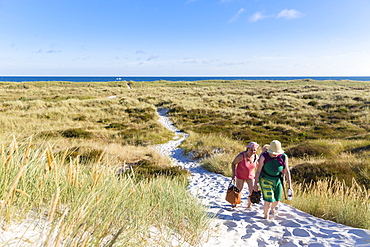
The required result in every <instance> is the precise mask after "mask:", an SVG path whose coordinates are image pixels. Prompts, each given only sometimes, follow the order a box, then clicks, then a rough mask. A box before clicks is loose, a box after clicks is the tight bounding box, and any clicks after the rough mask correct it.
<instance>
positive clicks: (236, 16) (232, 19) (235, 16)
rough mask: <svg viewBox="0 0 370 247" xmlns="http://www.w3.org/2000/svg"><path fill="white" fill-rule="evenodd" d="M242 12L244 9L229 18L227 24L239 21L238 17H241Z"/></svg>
mask: <svg viewBox="0 0 370 247" xmlns="http://www.w3.org/2000/svg"><path fill="white" fill-rule="evenodd" d="M243 12H245V9H244V8H241V9H239V11H238V13H236V14H235V15H234V16H233V18H231V19H230V20H229V23H232V22H234V21H237V20H238V19H239V17H240V15H241V14H242V13H243Z"/></svg>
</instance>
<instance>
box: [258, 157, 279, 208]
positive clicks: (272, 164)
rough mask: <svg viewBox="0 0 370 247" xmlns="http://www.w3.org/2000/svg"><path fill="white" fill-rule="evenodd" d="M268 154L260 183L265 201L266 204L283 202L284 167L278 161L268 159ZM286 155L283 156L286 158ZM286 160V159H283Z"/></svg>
mask: <svg viewBox="0 0 370 247" xmlns="http://www.w3.org/2000/svg"><path fill="white" fill-rule="evenodd" d="M266 155H268V154H267V153H265V154H264V157H265V161H266V160H268V161H267V162H266V163H265V164H264V165H263V168H262V171H261V174H260V177H259V183H260V187H261V191H262V195H263V200H264V201H266V202H274V201H281V196H282V194H283V184H282V182H281V176H282V171H283V170H284V166H283V165H281V164H280V163H279V162H278V161H277V160H276V159H272V158H268V159H266V158H267V157H266ZM284 155H285V154H283V156H284ZM282 159H283V160H285V157H282Z"/></svg>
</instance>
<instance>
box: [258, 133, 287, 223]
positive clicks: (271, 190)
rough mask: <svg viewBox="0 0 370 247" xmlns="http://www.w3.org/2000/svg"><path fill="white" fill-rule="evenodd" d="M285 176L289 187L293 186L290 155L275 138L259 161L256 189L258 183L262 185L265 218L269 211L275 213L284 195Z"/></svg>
mask: <svg viewBox="0 0 370 247" xmlns="http://www.w3.org/2000/svg"><path fill="white" fill-rule="evenodd" d="M283 176H285V177H286V179H287V183H288V188H289V189H291V188H292V182H291V176H290V171H289V165H288V156H287V155H286V154H285V153H284V150H283V149H282V148H281V143H280V142H279V141H278V140H274V141H272V142H271V143H270V147H269V149H268V150H267V152H265V153H262V154H261V157H260V159H259V161H258V168H257V172H256V182H255V184H254V190H255V191H257V190H258V185H257V184H258V183H259V185H260V187H261V191H262V196H263V200H264V201H265V204H264V206H263V214H264V218H265V219H268V215H269V212H270V210H271V213H273V214H275V210H276V206H277V205H278V204H279V202H280V201H281V197H282V195H283V186H284V185H283Z"/></svg>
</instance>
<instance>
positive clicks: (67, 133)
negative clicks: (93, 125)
mask: <svg viewBox="0 0 370 247" xmlns="http://www.w3.org/2000/svg"><path fill="white" fill-rule="evenodd" d="M61 135H62V136H63V137H67V138H83V139H91V138H92V137H93V136H94V135H93V133H91V132H88V131H86V130H84V129H81V128H77V129H67V130H64V131H62V132H61Z"/></svg>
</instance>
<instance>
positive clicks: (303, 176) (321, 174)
mask: <svg viewBox="0 0 370 247" xmlns="http://www.w3.org/2000/svg"><path fill="white" fill-rule="evenodd" d="M291 175H292V180H293V181H295V182H297V183H303V184H311V183H316V182H318V181H320V180H326V179H331V178H336V179H338V180H339V181H343V182H344V183H345V184H346V185H347V186H351V185H352V182H353V179H356V178H357V174H356V172H354V171H353V170H352V168H351V166H350V165H349V164H337V163H331V162H330V161H326V162H324V163H321V164H310V163H303V164H299V165H296V166H294V167H293V168H292V169H291Z"/></svg>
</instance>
